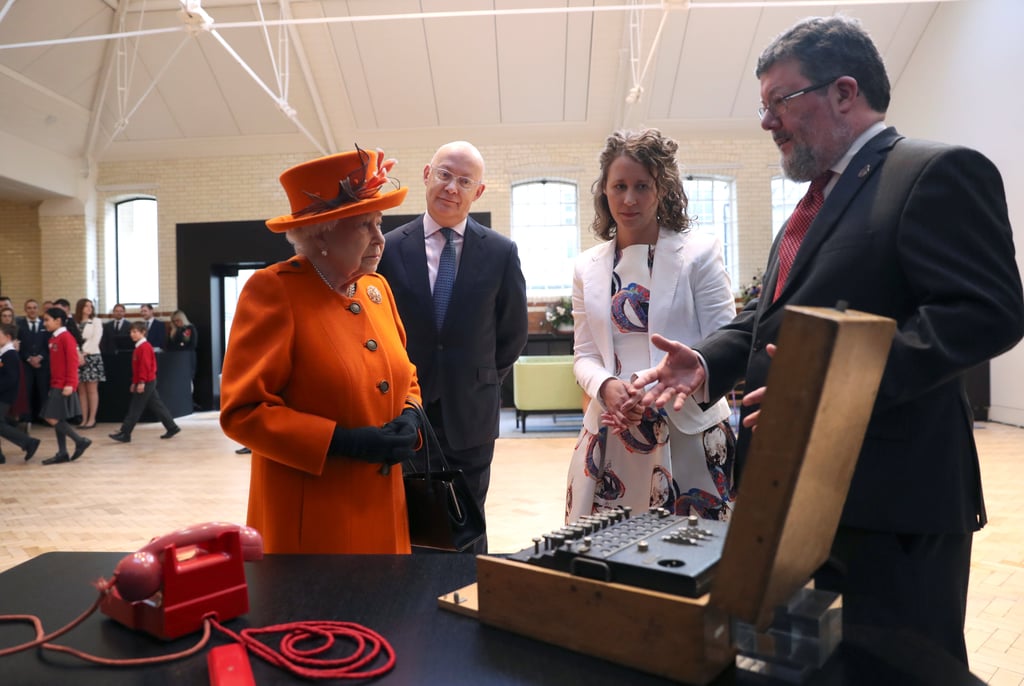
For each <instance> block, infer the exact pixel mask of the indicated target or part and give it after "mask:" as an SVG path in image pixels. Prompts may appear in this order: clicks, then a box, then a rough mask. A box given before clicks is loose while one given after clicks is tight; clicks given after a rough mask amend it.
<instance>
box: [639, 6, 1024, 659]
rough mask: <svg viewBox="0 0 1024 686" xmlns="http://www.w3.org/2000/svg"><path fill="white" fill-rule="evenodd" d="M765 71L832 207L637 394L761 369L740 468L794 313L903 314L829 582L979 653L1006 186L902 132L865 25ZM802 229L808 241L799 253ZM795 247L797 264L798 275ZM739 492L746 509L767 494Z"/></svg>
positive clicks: (778, 121)
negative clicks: (983, 441)
mask: <svg viewBox="0 0 1024 686" xmlns="http://www.w3.org/2000/svg"><path fill="white" fill-rule="evenodd" d="M757 76H758V78H759V79H760V81H761V98H762V102H763V103H764V105H763V107H762V108H761V116H762V119H761V127H762V128H763V129H765V130H766V131H768V132H770V133H771V135H772V138H773V139H774V141H775V143H776V145H778V147H779V150H780V153H781V156H782V168H783V170H784V171H785V173H786V175H787V176H788V177H789V178H791V179H794V180H796V181H812V180H813V179H821V181H819V182H818V183H817V184H816V183H815V182H814V181H812V184H811V185H812V188H813V187H814V186H815V185H820V186H822V187H823V188H824V201H823V202H822V201H821V200H820V198H819V200H818V202H819V203H820V210H819V211H818V212H817V214H816V216H814V217H813V219H811V220H810V221H809V222H808V223H806V224H804V222H799V221H797V216H798V215H800V214H803V210H801V208H800V207H799V206H798V208H797V210H796V211H795V212H794V214H793V216H792V217H791V218H790V220H789V221H788V222H787V225H786V227H785V228H784V230H783V231H782V232H780V235H779V238H777V239H776V241H775V245H773V246H772V249H771V252H770V254H769V257H768V265H767V268H766V269H765V278H764V285H765V289H764V292H763V295H762V297H761V298H760V299H759V300H756V301H753V302H752V303H750V304H748V305H747V306H746V307H745V308H744V310H743V311H742V312H741V313H740V314H739V315H737V317H736V319H735V320H733V321H732V322H731V323H730V324H728V325H726V326H725V327H723V328H722V329H720V330H719V331H717V332H715V333H713V334H711V335H710V336H708V337H707V338H706V339H704V340H703V341H701V342H700V343H698V344H696V345H695V346H693V349H692V350H691V349H690V348H687V347H686V346H683V345H681V344H678V343H674V342H671V341H664V340H661V341H659V342H656V343H657V344H659V347H663V348H664V349H665V350H668V351H669V355H668V357H667V358H666V359H665V360H664V362H663V363H662V364H661V365H659V367H658V368H657V369H656V370H649V371H648V372H645V373H642V374H640V375H639V378H638V379H637V384H636V388H637V389H639V388H642V387H643V386H644V385H645V384H647V383H649V382H651V381H654V380H655V379H657V381H658V384H656V385H655V386H654V387H652V388H651V389H650V391H649V392H648V393H647V394H645V396H644V398H643V401H644V402H652V401H653V402H655V403H656V404H658V405H663V404H665V403H666V402H668V401H669V400H672V399H673V396H675V398H676V400H675V401H674V402H675V403H676V404H679V403H681V400H679V398H682V397H684V396H685V395H687V394H691V393H692V394H693V395H694V397H695V398H697V399H698V400H710V399H714V398H718V397H721V396H722V395H723V394H725V393H726V392H728V390H729V389H730V388H731V387H732V385H733V384H734V383H735V382H736V381H737V380H738V379H740V378H745V379H746V387H747V388H748V389H757V390H755V391H754V392H753V393H751V394H748V396H747V397H746V398H745V399H744V405H746V407H744V409H743V415H744V418H743V424H744V428H743V430H742V432H741V436H740V441H741V446H740V451H739V455H738V459H737V473H740V470H741V469H742V464H743V461H744V459H745V455H746V446H747V445H748V444H749V439H750V427H752V426H754V425H755V424H756V420H757V414H756V409H755V405H754V403H756V402H759V401H760V399H761V397H763V395H764V393H765V392H766V390H765V389H764V388H763V386H764V383H765V379H766V378H767V375H768V367H769V364H770V355H769V351H768V346H769V344H771V343H773V342H774V341H775V340H776V338H777V334H778V330H779V325H780V323H781V320H782V316H783V308H784V307H785V306H787V305H809V306H820V307H832V306H835V305H836V303H837V302H838V301H839V300H845V301H847V302H848V303H849V307H850V308H852V309H855V310H861V311H865V312H871V313H875V314H879V315H883V316H886V317H891V318H893V319H895V320H896V322H897V331H896V334H895V338H894V340H893V344H892V349H891V351H890V353H889V359H888V362H887V365H886V369H885V373H884V376H883V378H882V381H881V387H880V389H879V392H878V397H877V400H876V403H875V407H874V412H873V415H872V419H871V422H870V424H869V426H868V429H867V434H866V436H865V439H864V445H863V448H862V450H861V453H860V457H859V459H858V462H857V467H856V470H855V473H854V475H853V481H852V483H851V486H850V491H849V494H848V496H847V499H846V504H845V507H844V510H843V515H842V519H841V521H840V526H839V530H838V531H837V533H836V537H835V540H834V543H833V546H832V556H831V558H830V560H829V562H828V563H826V565H824V566H823V567H822V569H821V570H819V572H818V573H817V574H816V576H815V581H816V582H817V585H818V587H819V588H826V589H830V590H836V591H840V592H842V593H843V613H844V617H843V619H844V622H847V623H850V624H866V625H875V626H887V627H901V628H908V629H910V630H911V631H914V632H916V633H918V634H920V635H924V636H926V637H928V638H930V639H931V640H932V641H934V642H935V643H936V644H937V645H939V646H941V647H942V648H943V649H945V650H946V651H948V652H949V653H951V654H952V655H954V656H955V657H957V658H959V659H960V660H963V661H964V662H966V660H967V656H966V647H965V644H964V637H963V628H964V619H965V609H966V603H967V581H968V576H969V573H970V559H971V541H972V537H973V532H974V531H976V530H978V529H979V528H981V527H982V526H983V525H984V524H985V506H984V502H983V499H982V490H981V474H980V469H979V465H978V455H977V450H976V448H975V444H974V437H973V433H972V430H973V422H972V415H971V409H970V405H969V404H968V401H967V396H966V393H965V392H964V378H963V377H964V373H965V372H966V371H967V370H968V369H970V368H971V367H973V366H975V365H977V364H980V363H982V362H984V361H986V360H988V359H990V358H992V357H994V356H996V355H999V354H1000V353H1003V352H1005V351H1006V350H1008V349H1009V348H1011V347H1012V346H1013V345H1014V344H1016V343H1017V341H1019V340H1020V339H1021V337H1022V335H1024V296H1022V292H1021V281H1020V274H1019V272H1018V269H1017V265H1016V262H1015V261H1014V246H1013V237H1012V231H1011V228H1010V223H1009V218H1008V215H1007V206H1006V198H1005V195H1004V191H1003V183H1002V179H1001V177H1000V175H999V172H998V171H997V170H996V168H995V166H993V164H992V163H991V162H990V161H989V160H988V159H986V158H985V157H984V156H982V155H981V154H980V153H978V152H975V151H973V150H969V149H966V148H961V147H954V146H948V145H943V144H938V143H931V142H924V141H917V140H912V139H908V138H904V137H903V136H901V135H900V134H898V133H897V132H896V131H895V130H894V129H892V128H886V126H885V124H884V122H883V119H884V115H885V112H886V109H887V107H888V105H889V79H888V77H887V76H886V73H885V67H884V65H883V64H882V59H881V56H880V55H879V53H878V50H877V49H876V48H875V46H874V44H873V43H872V41H871V39H870V37H869V36H868V35H867V34H866V33H865V32H864V31H863V29H862V28H861V26H860V24H859V23H858V22H857V21H856V20H853V19H850V18H848V17H843V16H834V17H827V18H813V19H808V20H804V21H802V22H800V23H798V24H797V25H795V26H794V27H793V28H791V29H789V30H788V31H786V32H785V33H783V34H782V35H780V36H779V37H778V38H776V39H775V40H774V41H773V42H772V44H771V45H769V46H768V48H767V49H766V50H765V51H764V52H763V53H762V55H761V57H760V59H759V61H758V65H757ZM828 172H831V174H828ZM826 174H828V175H827V176H826ZM811 195H812V194H810V193H809V194H808V196H809V197H810V196H811ZM803 202H804V201H801V203H803ZM808 202H811V201H808ZM799 224H804V228H805V229H806V234H805V237H804V238H803V239H802V242H800V243H798V245H797V247H796V248H794V247H793V245H792V243H791V242H790V241H791V239H793V238H794V234H795V233H796V232H795V231H791V228H793V227H795V226H798V225H799ZM787 234H790V236H789V239H787ZM787 242H790V247H789V248H788V249H790V250H792V251H793V252H795V259H791V260H789V261H791V267H789V269H788V278H783V277H780V270H785V269H786V265H785V264H784V263H785V262H786V260H785V259H784V258H783V257H781V256H782V255H783V253H785V252H786V251H787V247H786V244H787ZM694 351H696V352H694ZM702 362H703V364H702ZM767 392H770V389H767ZM740 484H741V486H740V496H739V500H740V502H742V501H743V498H744V495H743V494H744V493H747V494H748V495H747V497H750V495H749V493H751V492H756V489H758V488H761V487H762V485H761V484H754V483H751V484H745V483H743V482H742V477H741V478H740ZM745 489H747V490H745Z"/></svg>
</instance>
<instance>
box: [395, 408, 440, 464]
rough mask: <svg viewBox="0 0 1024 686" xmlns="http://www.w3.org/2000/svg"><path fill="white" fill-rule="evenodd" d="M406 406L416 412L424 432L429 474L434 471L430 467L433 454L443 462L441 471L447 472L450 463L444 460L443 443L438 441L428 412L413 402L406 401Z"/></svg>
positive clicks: (424, 446)
mask: <svg viewBox="0 0 1024 686" xmlns="http://www.w3.org/2000/svg"><path fill="white" fill-rule="evenodd" d="M405 404H406V406H407V407H411V408H412V409H413V410H415V411H416V415H417V416H418V417H419V420H420V431H422V432H423V456H424V458H425V461H426V464H427V474H431V473H433V471H434V470H433V469H431V467H430V454H431V453H432V452H433V453H435V454H436V455H437V456H438V457H439V458H440V460H441V470H440V471H446V470H447V469H448V462H447V460H445V458H444V451H442V450H441V442H440V441H439V440H437V434H435V433H434V427H432V426H431V425H430V420H429V419H428V418H427V411H426V410H424V409H423V406H422V405H420V404H419V403H415V402H413V401H411V400H406V401H405ZM410 466H411V465H410ZM410 471H413V470H410Z"/></svg>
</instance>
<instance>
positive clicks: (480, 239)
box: [378, 141, 528, 552]
mask: <svg viewBox="0 0 1024 686" xmlns="http://www.w3.org/2000/svg"><path fill="white" fill-rule="evenodd" d="M483 175H484V161H483V158H482V157H481V155H480V152H479V151H478V150H477V149H476V148H475V147H474V146H472V145H470V144H469V143H466V142H464V141H459V142H454V143H448V144H447V145H443V146H441V148H439V149H438V151H437V152H436V153H434V157H433V158H432V159H431V161H430V164H428V165H426V166H425V167H424V168H423V183H424V185H425V186H426V199H427V212H426V214H425V215H423V216H422V217H420V218H419V219H416V220H415V221H412V222H410V223H408V224H405V225H403V226H400V227H398V228H396V229H394V230H393V231H391V232H389V233H388V234H387V237H386V240H387V244H386V247H385V249H384V255H383V257H382V258H381V261H380V265H379V267H378V271H379V272H380V273H381V274H383V275H384V276H385V278H387V280H388V283H390V285H391V289H392V290H393V291H394V295H395V301H396V302H397V304H398V311H399V314H400V315H401V317H402V323H403V324H404V325H405V330H406V334H407V338H408V344H407V348H408V351H409V357H410V359H411V360H412V361H413V363H414V364H415V365H416V370H417V374H418V375H419V381H420V387H421V389H422V392H423V404H424V406H425V409H426V412H427V416H428V417H429V418H430V423H431V425H432V426H433V428H434V431H435V433H437V437H438V439H439V440H440V443H441V448H442V450H443V452H444V455H445V458H446V459H447V461H448V465H449V466H450V467H452V468H453V469H461V470H463V472H465V474H466V478H467V480H468V481H469V484H470V487H471V488H472V490H473V493H474V495H475V496H476V500H477V502H478V503H479V505H480V509H481V511H483V508H484V502H485V500H486V497H487V488H488V486H489V484H490V478H491V460H492V458H493V457H494V439H496V438H497V437H498V418H499V410H500V409H501V380H502V379H503V378H504V377H505V375H507V374H508V372H509V370H510V369H511V368H512V364H513V363H514V362H515V361H516V359H517V358H518V357H519V354H520V353H521V352H522V351H523V348H524V347H525V346H526V336H527V326H528V324H527V317H526V282H525V280H524V278H523V272H522V270H521V268H520V266H519V253H518V251H517V250H516V245H515V243H513V242H512V241H511V240H509V239H508V238H506V237H504V236H502V235H500V234H498V233H496V232H495V231H493V230H491V229H490V228H488V227H485V226H481V225H480V224H478V223H477V222H476V221H474V220H473V219H471V218H469V208H470V206H471V205H472V204H473V202H474V201H475V200H476V199H477V198H479V197H480V196H481V195H482V194H483V192H484V183H483ZM446 229H450V230H451V231H447V230H446ZM448 236H450V238H448ZM449 241H450V242H451V245H449ZM452 249H454V255H453V257H452V259H453V262H454V264H453V265H452V267H453V268H454V274H453V276H454V286H453V287H452V289H451V297H450V299H449V300H448V302H447V306H446V309H444V308H445V305H443V304H442V305H440V306H438V304H437V303H436V301H435V298H436V296H437V295H438V293H437V289H436V288H435V286H436V284H437V282H438V281H439V279H438V273H439V272H441V274H442V277H441V279H440V281H441V282H444V281H445V278H446V277H445V276H444V275H445V274H449V273H452V272H449V271H448V268H447V267H446V266H445V265H444V262H445V258H444V253H445V251H446V250H452ZM435 315H437V317H435ZM436 318H437V319H441V323H440V324H438V323H437V321H436ZM486 551H487V542H486V539H485V540H483V541H481V543H480V545H479V546H478V547H477V548H476V550H475V552H486Z"/></svg>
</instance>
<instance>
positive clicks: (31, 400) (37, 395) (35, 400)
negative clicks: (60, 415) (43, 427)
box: [18, 298, 50, 422]
mask: <svg viewBox="0 0 1024 686" xmlns="http://www.w3.org/2000/svg"><path fill="white" fill-rule="evenodd" d="M18 340H19V341H20V345H19V348H18V354H19V355H21V359H22V361H23V362H24V363H25V390H26V392H27V394H28V405H29V416H28V417H22V419H24V420H26V421H29V422H34V421H37V420H38V421H42V419H41V417H40V414H41V413H42V411H43V408H44V407H46V396H47V395H48V394H49V393H50V349H49V347H48V343H49V341H50V332H49V331H47V330H46V327H44V326H43V319H42V317H41V316H40V313H39V303H38V302H37V301H36V300H33V299H31V298H30V299H28V300H26V301H25V316H24V317H23V318H21V319H19V320H18Z"/></svg>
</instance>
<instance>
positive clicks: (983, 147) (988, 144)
mask: <svg viewBox="0 0 1024 686" xmlns="http://www.w3.org/2000/svg"><path fill="white" fill-rule="evenodd" d="M1021 64H1024V3H1022V2H1021V1H1020V0H971V1H970V2H949V3H943V4H942V5H941V6H940V7H939V9H938V11H937V12H936V13H935V17H934V19H933V21H932V24H931V25H930V26H929V27H928V31H927V32H926V33H925V36H924V40H922V42H921V43H920V44H919V46H918V49H917V51H916V52H915V53H914V56H913V57H912V58H911V60H910V63H909V64H908V65H907V69H906V70H905V71H904V72H903V74H902V76H901V78H900V81H899V83H896V84H894V89H893V105H892V106H891V107H890V109H889V113H888V116H887V117H886V121H887V123H889V124H892V125H894V126H896V128H897V129H899V130H900V132H901V133H903V134H906V135H909V136H914V137H919V138H929V139H933V140H940V141H945V142H949V143H957V144H961V145H966V146H969V147H972V148H975V149H977V150H979V151H981V152H982V153H984V154H985V155H987V156H988V157H989V158H990V159H992V161H993V162H995V164H996V166H998V167H999V170H1000V172H1002V175H1003V183H1004V185H1005V187H1006V195H1007V200H1008V204H1009V210H1010V223H1011V224H1012V225H1013V227H1014V242H1015V244H1016V246H1017V265H1018V268H1019V267H1020V266H1021V265H1024V259H1022V256H1021V251H1022V250H1024V136H1021V135H1020V134H1019V133H1017V132H1018V131H1019V130H1020V127H1021V117H1022V116H1024V90H1022V89H1021V88H1020V74H1019V70H1020V65H1021ZM964 240H970V236H968V235H965V236H964ZM1021 379H1024V346H1022V345H1018V346H1017V347H1016V348H1014V349H1013V350H1011V351H1010V352H1008V353H1006V354H1005V355H1002V356H1001V357H999V358H997V359H995V360H993V362H992V408H991V411H990V418H991V419H993V420H995V421H999V422H1006V423H1008V424H1015V425H1017V426H1024V384H1021Z"/></svg>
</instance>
